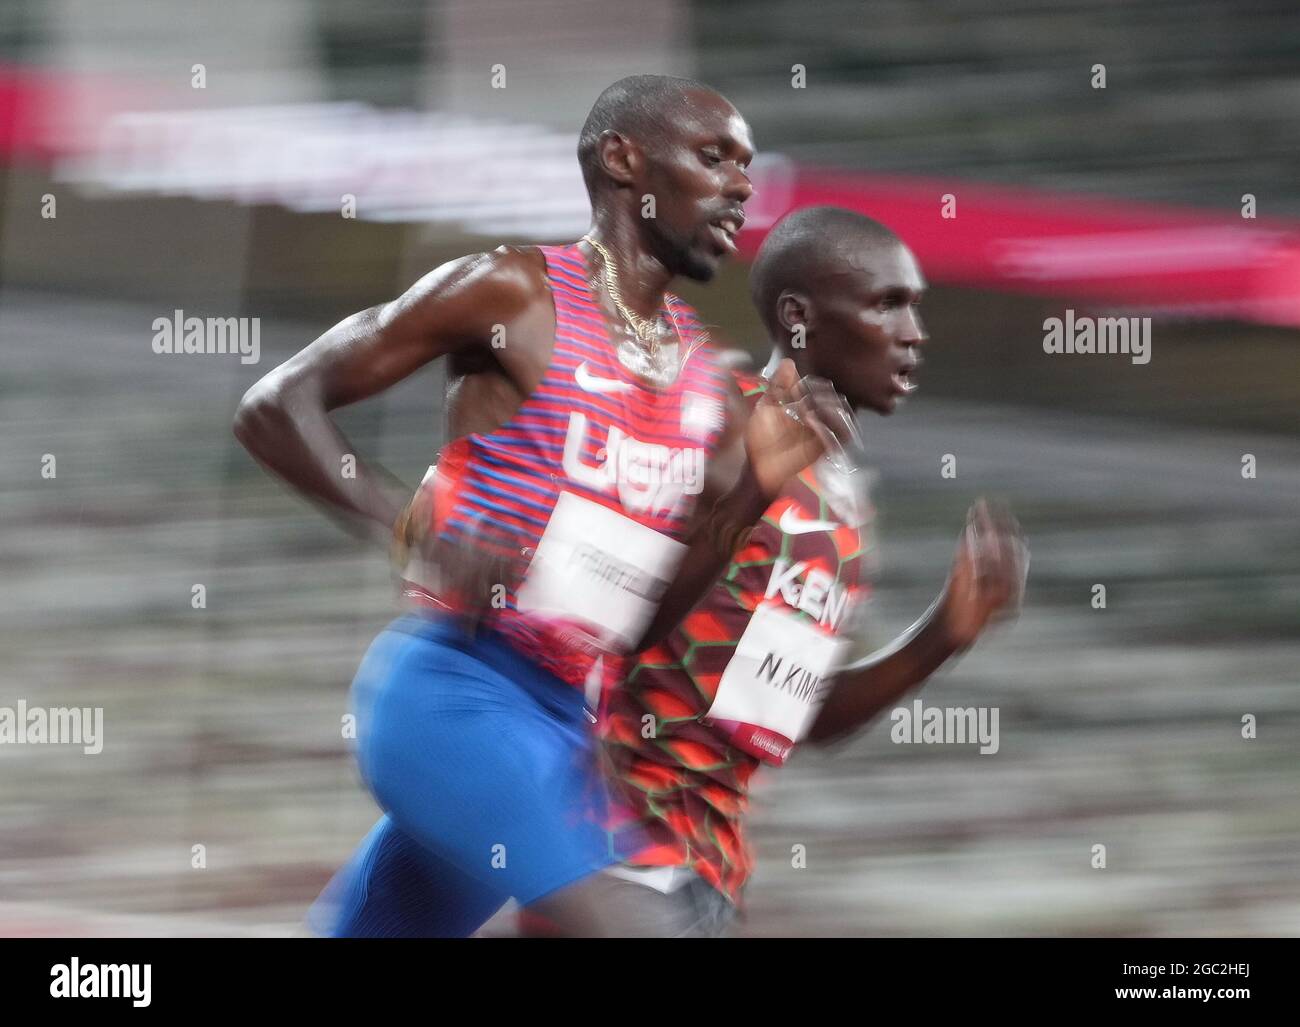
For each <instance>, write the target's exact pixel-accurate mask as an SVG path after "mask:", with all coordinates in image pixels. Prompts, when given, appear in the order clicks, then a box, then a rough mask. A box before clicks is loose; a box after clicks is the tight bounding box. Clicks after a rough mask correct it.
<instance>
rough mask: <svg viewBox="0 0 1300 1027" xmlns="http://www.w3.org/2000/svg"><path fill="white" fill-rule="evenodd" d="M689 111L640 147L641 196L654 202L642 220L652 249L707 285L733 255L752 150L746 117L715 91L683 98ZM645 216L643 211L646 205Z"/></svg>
mask: <svg viewBox="0 0 1300 1027" xmlns="http://www.w3.org/2000/svg"><path fill="white" fill-rule="evenodd" d="M688 95H689V97H690V101H691V102H690V105H689V106H688V107H687V108H686V109H685V110H684V111H682V112H680V113H679V114H678V115H677V116H675V117H674V118H673V119H672V121H671V122H670V124H669V125H668V126H667V127H666V128H665V130H664V132H663V134H662V135H661V136H660V138H659V139H658V140H656V142H655V143H654V144H653V145H651V146H647V147H646V148H645V151H644V152H645V158H646V165H645V174H644V181H643V189H642V190H641V195H642V196H645V195H646V194H649V195H651V196H653V197H654V202H655V216H654V217H653V218H646V219H645V223H646V226H647V229H648V231H649V243H650V249H651V251H652V252H653V253H654V254H655V256H656V257H658V258H659V260H660V261H661V262H662V263H663V265H664V266H665V267H666V268H668V270H670V271H671V272H672V273H673V274H674V275H683V276H685V277H687V278H691V279H694V280H695V281H698V282H707V281H709V280H710V279H712V278H713V276H714V275H715V274H716V273H717V270H718V265H719V264H720V263H721V262H722V260H723V258H725V257H729V256H732V255H734V254H735V252H736V243H735V237H736V233H737V232H739V231H740V226H741V225H742V224H744V221H745V214H744V205H745V201H746V200H748V199H749V197H750V195H751V194H752V193H753V191H754V190H753V187H752V186H751V185H750V184H749V175H748V174H747V173H746V169H747V168H748V167H749V162H750V161H751V160H753V158H754V144H753V140H752V138H751V137H750V134H749V126H748V125H747V124H745V119H744V118H742V117H741V116H740V113H739V112H738V111H737V110H736V109H735V108H734V107H732V106H731V104H729V103H728V102H727V101H726V100H724V99H723V98H722V97H720V96H718V95H717V94H716V93H710V92H693V93H690V94H688ZM643 210H644V207H643Z"/></svg>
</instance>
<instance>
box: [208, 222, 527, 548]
mask: <svg viewBox="0 0 1300 1027" xmlns="http://www.w3.org/2000/svg"><path fill="white" fill-rule="evenodd" d="M544 287H545V283H544V281H539V279H538V277H537V274H536V270H535V267H534V265H533V263H532V262H531V261H530V260H529V259H528V257H527V256H526V255H525V254H523V253H521V252H520V251H518V250H513V249H508V248H506V247H502V248H500V249H498V250H496V251H494V252H493V253H489V254H479V255H476V256H472V257H465V258H462V259H460V260H455V261H452V262H450V263H448V264H444V265H443V266H441V267H439V268H437V269H435V270H434V271H431V272H430V273H429V274H427V275H425V276H424V278H422V279H420V281H418V282H417V283H415V285H413V286H412V287H411V288H410V289H409V290H408V291H407V292H406V293H405V294H403V295H402V296H400V297H399V298H397V299H396V300H393V301H392V302H391V303H386V304H381V305H380V306H377V307H371V308H370V309H369V310H363V311H361V312H360V313H358V314H353V315H352V316H351V317H349V318H346V319H345V320H343V321H340V322H339V323H338V324H337V325H335V326H334V327H333V328H331V329H330V330H329V331H327V332H326V333H325V334H324V335H322V336H321V337H320V338H318V339H317V340H316V341H315V342H313V343H312V344H311V345H310V346H308V347H307V348H306V349H304V350H302V351H301V352H299V353H297V354H296V355H295V356H293V357H291V358H290V359H289V360H287V361H285V363H283V364H281V365H280V366H279V367H277V368H275V369H274V370H273V371H271V372H270V373H269V374H267V375H266V376H265V377H263V378H262V379H261V380H259V381H258V382H257V383H256V384H254V385H253V387H252V388H250V389H249V390H248V392H247V393H245V395H244V398H243V400H242V401H241V402H240V404H239V407H238V409H237V410H236V412H235V421H234V433H235V437H236V438H237V439H239V441H240V442H241V443H242V444H243V446H244V448H245V449H247V450H248V451H249V453H251V454H252V455H253V457H254V458H255V459H256V460H257V461H258V462H259V463H261V464H262V465H263V466H264V467H266V468H267V469H268V470H269V471H270V472H271V473H273V474H275V475H277V476H278V477H280V478H282V479H284V481H286V482H287V483H288V484H289V485H290V486H292V487H293V488H294V489H295V490H297V491H298V492H299V493H301V494H302V495H304V496H306V497H307V498H309V499H311V500H313V501H315V502H317V503H319V504H320V505H321V506H322V507H323V508H324V509H325V510H326V511H327V512H328V513H329V514H331V516H334V517H335V518H337V519H338V520H340V521H341V522H342V523H343V524H344V526H345V527H347V528H348V529H349V530H351V531H353V532H354V533H356V534H359V535H362V536H366V537H373V538H375V539H377V540H381V541H384V542H385V543H386V542H387V541H388V540H389V539H390V537H391V536H390V532H391V529H392V525H393V523H394V521H395V520H396V519H397V516H398V513H399V512H400V511H401V509H402V507H403V505H404V504H405V501H406V498H407V497H406V496H405V494H404V493H403V492H402V491H401V490H400V489H399V487H398V486H397V483H396V481H395V479H393V478H392V476H391V475H388V474H387V472H383V471H381V470H379V469H376V468H372V467H369V466H366V465H365V464H364V463H362V462H361V461H360V460H357V461H356V477H355V478H351V477H349V478H345V477H344V476H343V473H342V468H343V458H344V457H345V456H346V455H349V454H352V455H355V450H354V448H353V447H352V445H351V444H350V443H349V442H348V440H347V439H346V438H345V437H344V435H343V433H342V432H340V431H339V430H338V428H337V427H336V426H335V424H334V422H333V420H332V419H331V418H330V416H329V412H330V411H331V410H334V409H336V408H338V407H342V406H346V405H348V404H349V403H355V402H357V401H358V400H362V399H365V398H367V397H369V396H373V395H375V394H376V393H379V392H382V391H383V390H384V389H387V388H388V387H390V386H391V385H393V384H395V383H396V382H399V381H401V380H402V379H403V378H405V377H407V376H408V375H410V374H412V373H413V372H415V371H416V370H418V369H419V368H420V367H422V366H424V365H425V364H427V363H428V362H429V361H431V360H434V359H436V358H438V357H441V356H446V355H448V354H451V353H457V352H463V351H465V350H468V349H472V348H475V347H480V346H484V345H490V341H491V335H492V330H493V324H495V323H504V324H508V323H509V322H510V321H511V320H512V319H513V318H514V317H515V316H517V315H518V314H519V312H520V311H522V310H523V309H524V308H525V307H526V306H527V304H528V303H529V302H531V301H532V300H533V299H535V298H536V296H537V295H538V290H539V289H544Z"/></svg>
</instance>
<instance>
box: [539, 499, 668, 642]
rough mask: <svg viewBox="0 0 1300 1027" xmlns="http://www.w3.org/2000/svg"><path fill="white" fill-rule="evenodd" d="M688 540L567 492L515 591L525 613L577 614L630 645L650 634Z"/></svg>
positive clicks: (606, 638) (601, 634) (603, 637)
mask: <svg viewBox="0 0 1300 1027" xmlns="http://www.w3.org/2000/svg"><path fill="white" fill-rule="evenodd" d="M685 552H686V547H685V546H684V545H682V544H681V543H680V542H677V541H674V540H673V539H671V538H669V537H668V536H667V535H664V534H661V533H660V532H657V531H655V530H654V529H653V528H648V527H646V526H645V525H644V524H638V523H637V522H636V521H634V520H632V519H631V518H628V517H624V516H623V515H622V514H620V513H616V512H615V511H613V510H611V509H609V508H608V507H604V506H601V505H600V504H599V503H593V502H591V501H590V500H588V499H583V498H582V497H581V496H576V495H574V494H573V493H571V492H561V493H560V498H559V500H558V501H557V502H556V504H555V509H554V510H553V511H552V512H551V519H550V520H549V521H547V523H546V531H545V532H543V533H542V538H541V541H540V542H539V543H538V544H537V552H536V553H535V554H534V555H533V559H532V563H531V564H530V565H529V567H528V573H527V575H526V576H525V577H524V581H523V584H522V585H521V586H520V588H519V592H518V595H517V600H518V607H519V609H520V611H522V612H536V613H539V614H542V615H544V616H548V617H556V618H560V619H564V620H578V621H580V622H582V623H583V624H584V625H585V626H587V627H589V628H590V629H591V630H592V631H593V632H594V633H595V634H596V635H597V637H598V638H599V639H600V641H601V643H602V644H603V645H604V646H606V647H607V648H610V649H613V650H615V651H618V652H627V651H628V650H630V649H631V648H632V646H633V645H635V644H636V643H637V642H638V641H639V640H640V638H641V636H642V635H643V634H644V633H645V629H646V628H647V627H648V626H649V624H650V621H651V620H652V619H653V618H654V615H655V611H656V610H657V609H658V608H659V600H660V598H662V596H663V594H664V591H665V589H667V587H668V583H669V581H670V580H671V579H672V576H673V575H674V574H675V573H676V571H677V565H678V564H679V563H681V560H682V556H683V554H684V553H685Z"/></svg>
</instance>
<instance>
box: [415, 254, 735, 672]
mask: <svg viewBox="0 0 1300 1027" xmlns="http://www.w3.org/2000/svg"><path fill="white" fill-rule="evenodd" d="M539 249H540V250H541V251H542V253H543V254H544V255H545V257H546V264H547V272H546V273H547V278H548V280H549V284H550V288H551V293H552V295H553V297H554V302H555V347H554V350H553V352H552V355H551V360H550V364H549V366H548V367H547V369H546V372H545V374H544V376H543V378H542V381H541V384H540V385H539V386H538V388H537V390H536V391H535V392H534V393H533V394H532V395H531V396H529V397H528V399H527V400H525V401H524V403H523V404H522V405H521V406H520V407H519V409H518V410H517V411H516V413H515V414H514V416H513V417H512V418H511V419H510V420H509V421H508V422H507V423H506V424H504V425H503V426H501V427H500V428H497V429H496V430H495V431H492V432H488V433H474V434H470V435H466V436H464V437H463V438H460V439H457V440H456V441H455V442H453V443H451V444H450V445H449V446H447V447H445V448H444V449H443V451H442V453H441V454H440V455H439V461H438V477H439V478H440V479H441V480H440V482H439V483H438V486H437V499H436V500H435V502H436V503H437V506H438V509H437V510H436V512H435V518H436V523H437V525H438V527H439V530H440V531H441V532H442V533H443V536H444V537H445V538H448V539H450V540H451V541H454V542H469V543H470V544H474V545H480V546H482V545H484V544H487V545H489V546H491V547H493V548H496V547H500V548H501V549H502V550H504V551H509V552H513V553H519V552H520V551H521V550H529V551H531V550H533V549H535V548H536V546H537V544H538V541H539V540H540V539H541V537H542V533H543V532H544V531H545V529H546V526H547V522H548V520H549V519H550V517H551V513H552V511H553V510H554V508H555V505H556V502H557V501H558V499H559V496H560V494H561V492H570V493H573V494H574V495H576V496H578V497H580V498H582V499H585V500H588V501H591V502H594V503H598V504H600V505H602V506H604V507H606V508H608V509H610V510H613V511H615V512H617V513H619V514H621V515H623V516H624V517H628V518H630V519H631V520H633V521H636V522H637V523H638V524H641V525H644V526H646V527H648V528H651V529H653V530H654V531H657V532H660V533H661V534H663V535H666V536H668V537H669V538H672V539H674V540H678V541H680V540H681V539H682V537H683V534H684V531H685V527H686V524H687V520H688V518H689V516H690V514H691V512H692V510H693V507H694V504H695V502H696V501H697V499H698V496H696V495H691V494H681V495H680V496H675V497H673V501H672V502H671V503H667V504H666V505H663V506H659V505H656V503H655V502H650V503H649V504H648V505H646V506H645V508H644V509H633V508H630V507H629V506H628V504H627V503H626V502H625V501H624V500H625V497H624V495H623V494H622V492H621V489H620V488H619V487H617V486H615V485H613V484H611V485H609V486H608V487H602V488H594V487H592V484H591V477H590V475H588V476H586V477H587V480H586V481H582V480H577V479H575V478H574V477H573V476H572V475H571V474H570V473H568V472H567V471H566V469H565V459H564V457H565V446H566V441H568V442H569V445H570V448H571V451H574V447H575V446H576V445H577V443H576V436H578V435H580V436H581V446H580V449H579V450H576V452H579V453H580V459H581V460H582V462H583V463H584V464H585V465H587V466H588V467H598V466H599V465H601V464H602V462H603V461H604V460H605V459H606V458H607V453H606V445H607V442H611V436H612V435H613V434H614V433H618V437H619V438H621V439H622V438H629V437H630V439H631V440H633V442H635V443H641V444H647V445H651V446H662V447H666V449H667V450H669V451H674V450H682V451H685V450H694V449H702V450H703V451H704V459H705V461H706V462H707V460H710V459H712V458H713V456H714V454H715V452H716V450H717V445H718V441H719V438H720V436H721V433H722V429H723V427H724V424H725V409H726V389H727V379H726V377H725V373H724V372H723V371H721V370H720V368H719V367H718V365H717V363H716V360H715V356H714V352H713V350H712V348H711V347H710V346H709V345H708V344H707V341H706V340H707V336H706V335H705V333H704V331H703V328H702V326H701V325H700V322H699V319H698V318H697V317H696V315H695V312H694V311H693V310H691V309H690V308H689V307H688V306H687V305H686V304H684V303H682V302H681V301H680V300H678V299H677V298H676V297H673V296H671V295H669V296H667V297H665V307H664V309H663V311H662V314H663V316H664V317H665V318H666V319H671V321H672V322H673V323H675V325H676V328H677V332H678V334H679V335H680V338H681V340H682V344H683V345H684V346H685V350H684V351H685V352H688V353H690V354H691V355H690V358H689V359H688V360H687V361H686V363H685V366H684V367H683V368H682V370H681V373H680V374H679V375H678V377H677V379H676V381H675V382H673V384H672V385H671V386H669V387H667V388H665V389H656V388H653V387H651V386H649V385H647V384H645V383H644V382H642V381H641V380H639V379H638V378H636V377H635V376H634V375H632V374H631V373H630V372H629V371H627V370H626V369H625V368H624V367H623V365H622V364H621V363H620V361H619V359H618V357H617V355H616V353H615V351H614V346H613V344H612V343H611V341H610V339H609V335H608V331H607V328H606V321H605V318H604V316H603V314H602V312H601V310H600V308H599V306H598V305H597V302H596V300H595V297H594V295H593V293H592V286H591V285H590V284H589V282H588V277H589V275H590V269H589V268H588V266H587V262H586V260H585V258H584V256H583V253H582V251H581V250H580V249H579V248H578V246H577V244H576V243H574V244H570V245H567V246H542V247H539ZM611 444H612V442H611ZM637 505H644V504H640V503H638V504H637ZM516 599H517V597H516V593H515V591H514V589H509V590H508V591H507V594H506V595H505V598H504V604H503V606H502V608H501V609H493V610H490V611H488V613H487V620H488V623H489V624H490V626H491V627H492V628H494V629H495V630H496V631H498V632H500V633H501V634H502V635H504V636H505V637H506V638H507V640H508V641H509V642H510V643H511V644H512V645H513V646H514V647H515V648H517V649H519V650H520V651H521V652H525V653H527V654H528V655H529V657H530V658H531V659H533V660H534V661H535V662H536V663H538V664H539V665H540V666H542V667H544V668H545V669H547V670H549V671H550V672H551V673H553V674H555V675H557V676H558V677H560V678H562V679H563V680H565V681H568V682H570V683H572V684H574V685H578V686H581V685H582V684H583V683H584V682H585V681H586V679H587V677H588V675H589V674H590V672H591V670H592V667H593V665H594V662H595V659H596V656H595V655H593V654H592V653H591V652H589V651H586V650H585V648H584V647H581V646H574V645H573V644H572V641H571V637H570V638H568V640H566V636H564V635H563V634H562V633H559V632H557V631H556V630H555V628H554V627H553V626H552V625H550V624H548V623H547V622H546V621H544V620H541V619H538V618H535V617H533V616H530V615H529V614H527V613H524V612H521V611H520V610H519V609H518V606H517V603H516Z"/></svg>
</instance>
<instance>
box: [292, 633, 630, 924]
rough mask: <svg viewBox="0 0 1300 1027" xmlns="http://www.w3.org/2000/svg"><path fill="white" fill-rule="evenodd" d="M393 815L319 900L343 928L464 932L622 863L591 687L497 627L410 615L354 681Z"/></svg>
mask: <svg viewBox="0 0 1300 1027" xmlns="http://www.w3.org/2000/svg"><path fill="white" fill-rule="evenodd" d="M351 698H352V709H353V712H354V713H355V716H356V721H357V724H356V726H357V762H358V764H359V766H360V769H361V774H362V777H363V778H364V779H365V782H366V784H367V785H368V786H369V788H370V790H371V792H372V793H373V795H374V797H375V799H376V801H378V803H379V805H380V806H381V807H382V808H383V809H384V811H385V816H384V817H383V818H382V819H381V820H380V821H379V823H378V824H376V825H375V827H374V829H373V830H372V831H371V832H370V834H369V835H368V836H367V837H366V839H365V840H364V841H363V842H362V844H361V847H360V848H359V849H358V850H357V852H356V853H355V854H354V855H353V857H352V858H351V860H350V861H349V862H348V864H347V865H346V866H345V867H344V868H343V869H342V870H341V871H339V873H338V874H336V875H335V877H334V879H333V880H332V881H331V882H330V883H329V885H328V886H327V887H326V889H325V891H324V892H323V893H322V895H321V897H320V898H319V899H318V900H317V902H316V904H315V905H314V906H313V907H312V910H311V913H310V914H309V917H308V922H309V925H310V926H311V927H312V929H313V930H315V931H316V932H317V933H319V934H326V935H332V936H335V937H358V936H366V937H376V936H408V937H416V936H418V937H465V936H468V935H470V934H472V933H473V932H474V931H475V930H477V928H478V927H480V926H481V925H482V924H483V923H484V922H485V921H487V920H488V919H489V918H490V917H491V916H492V914H493V913H495V912H496V911H497V910H498V909H499V908H500V907H501V906H502V905H503V904H504V903H505V901H506V899H508V898H511V897H513V898H514V899H516V900H517V901H518V902H519V903H520V904H521V905H527V904H529V903H531V902H534V901H536V900H537V899H540V898H542V897H543V896H545V895H547V894H549V893H550V892H553V891H555V890H556V889H559V888H562V887H564V886H565V885H568V884H572V883H574V882H576V881H578V880H580V879H582V878H584V877H587V876H588V875H590V874H593V873H595V872H596V871H598V870H601V869H602V868H604V867H606V866H609V865H611V864H612V863H614V862H615V859H614V858H613V856H612V855H611V853H610V844H609V841H608V836H607V834H606V832H605V830H604V817H605V792H604V786H603V784H602V781H601V775H600V772H599V768H598V765H597V759H596V749H595V742H594V740H593V737H592V733H591V720H590V717H589V715H588V712H587V708H586V705H585V702H584V697H583V694H582V692H581V690H579V689H577V688H575V687H573V686H572V685H570V684H567V683H565V682H564V681H562V680H560V679H559V678H557V677H555V676H554V675H552V674H551V673H549V672H548V671H544V670H541V669H540V668H538V667H536V666H535V665H534V664H533V663H532V662H531V661H529V660H528V659H527V658H526V657H525V656H524V655H522V654H521V653H519V652H518V651H516V650H515V649H513V648H512V647H511V646H510V645H508V644H507V643H506V642H505V641H504V640H503V639H501V638H500V637H499V636H496V635H494V634H492V633H490V632H480V633H479V634H477V635H473V636H471V635H469V634H466V633H465V632H464V631H463V630H462V628H461V627H460V626H459V625H458V624H457V623H456V622H454V621H452V620H449V619H445V618H434V617H430V616H428V615H425V614H416V613H411V614H407V615H405V616H402V617H399V618H398V619H397V620H395V621H393V622H392V623H391V624H390V625H389V626H388V627H387V628H386V629H385V630H384V631H383V632H382V633H381V634H380V635H379V637H378V638H376V639H375V641H374V642H373V643H372V644H371V646H370V649H369V650H368V651H367V653H366V656H365V659H364V660H363V661H362V663H361V667H360V669H359V670H358V671H357V676H356V679H355V680H354V681H353V683H352V696H351Z"/></svg>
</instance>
